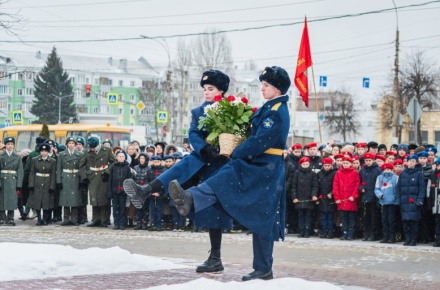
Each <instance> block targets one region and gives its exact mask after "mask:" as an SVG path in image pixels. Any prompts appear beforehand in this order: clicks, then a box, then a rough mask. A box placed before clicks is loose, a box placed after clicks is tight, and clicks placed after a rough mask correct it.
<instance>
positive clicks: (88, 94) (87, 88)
mask: <svg viewBox="0 0 440 290" xmlns="http://www.w3.org/2000/svg"><path fill="white" fill-rule="evenodd" d="M91 89H92V85H86V97H87V98H88V97H90V90H91Z"/></svg>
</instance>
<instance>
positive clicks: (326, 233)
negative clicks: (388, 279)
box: [319, 231, 328, 239]
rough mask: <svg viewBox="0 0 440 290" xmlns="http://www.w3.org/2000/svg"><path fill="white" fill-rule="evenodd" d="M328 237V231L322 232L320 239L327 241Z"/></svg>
mask: <svg viewBox="0 0 440 290" xmlns="http://www.w3.org/2000/svg"><path fill="white" fill-rule="evenodd" d="M327 236H328V232H327V231H322V232H321V234H320V235H319V237H320V238H321V239H325V238H327Z"/></svg>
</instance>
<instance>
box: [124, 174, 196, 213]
mask: <svg viewBox="0 0 440 290" xmlns="http://www.w3.org/2000/svg"><path fill="white" fill-rule="evenodd" d="M127 180H131V179H126V181H127ZM124 183H125V181H124ZM168 191H169V193H170V197H171V199H172V200H173V201H174V203H175V204H176V209H177V211H178V212H179V214H180V215H182V216H187V215H188V214H189V212H190V211H191V208H193V198H192V195H191V193H190V192H189V191H186V190H184V189H183V188H182V187H181V186H180V184H179V183H178V182H177V180H173V181H171V182H170V185H169V187H168Z"/></svg>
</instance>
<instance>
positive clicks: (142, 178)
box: [133, 164, 156, 185]
mask: <svg viewBox="0 0 440 290" xmlns="http://www.w3.org/2000/svg"><path fill="white" fill-rule="evenodd" d="M134 171H136V175H135V176H133V180H134V181H135V182H136V183H137V184H140V185H144V184H147V183H150V182H151V181H153V180H154V178H156V177H155V176H154V175H153V172H152V171H151V168H150V167H149V166H148V165H147V164H144V165H140V164H139V165H136V166H135V167H134Z"/></svg>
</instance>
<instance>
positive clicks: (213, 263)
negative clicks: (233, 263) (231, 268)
mask: <svg viewBox="0 0 440 290" xmlns="http://www.w3.org/2000/svg"><path fill="white" fill-rule="evenodd" d="M224 269H225V268H224V267H223V264H222V260H221V259H220V250H212V251H211V253H210V254H209V257H208V260H206V261H205V262H204V263H203V264H202V265H199V266H197V269H196V272H198V273H204V272H218V271H223V270H224Z"/></svg>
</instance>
